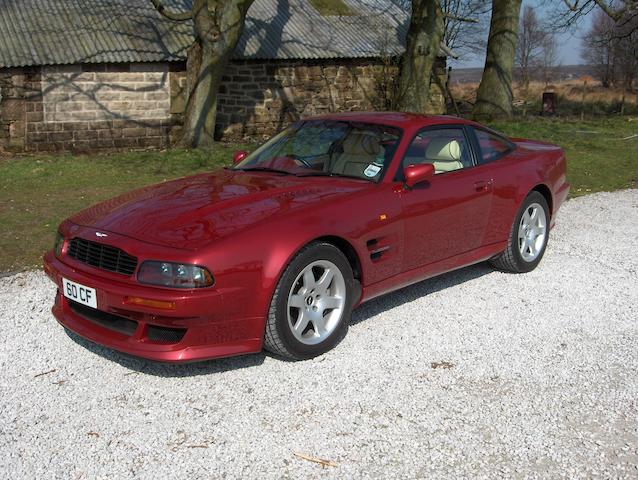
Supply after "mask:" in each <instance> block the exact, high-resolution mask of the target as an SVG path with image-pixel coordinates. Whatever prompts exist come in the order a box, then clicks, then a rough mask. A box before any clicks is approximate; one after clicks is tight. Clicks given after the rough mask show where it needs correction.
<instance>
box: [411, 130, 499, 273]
mask: <svg viewBox="0 0 638 480" xmlns="http://www.w3.org/2000/svg"><path fill="white" fill-rule="evenodd" d="M470 135H471V132H470V131H469V130H467V127H465V126H462V125H451V126H445V127H428V128H426V129H423V130H421V131H420V132H419V133H418V134H417V135H416V136H415V137H414V139H413V140H412V142H411V144H410V146H409V147H408V149H407V151H406V154H405V156H404V158H403V165H402V166H403V167H405V166H407V165H410V164H417V163H432V164H434V167H435V175H434V176H433V177H432V178H431V179H430V181H428V182H423V183H421V184H417V185H415V186H414V187H413V188H412V189H409V190H405V191H404V192H403V194H402V196H401V198H402V208H403V218H404V242H405V243H404V248H405V249H404V262H403V263H404V270H405V271H407V270H411V269H413V268H419V267H423V266H425V265H428V264H432V263H434V262H437V261H440V260H444V259H446V258H449V257H453V256H456V255H460V254H462V253H465V252H468V251H471V250H474V249H476V248H478V247H479V246H481V245H482V242H483V236H484V233H485V228H486V225H487V223H488V219H489V211H490V204H491V198H492V179H491V178H490V176H489V172H488V171H487V170H486V169H477V168H475V165H476V163H477V161H476V152H475V149H474V147H473V143H472V142H471V141H470V139H471V138H472V137H471V136H470ZM401 171H402V169H401Z"/></svg>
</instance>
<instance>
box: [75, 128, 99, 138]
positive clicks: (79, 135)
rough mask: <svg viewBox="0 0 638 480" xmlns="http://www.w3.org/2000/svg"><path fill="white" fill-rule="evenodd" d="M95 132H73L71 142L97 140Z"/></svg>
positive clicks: (96, 132)
mask: <svg viewBox="0 0 638 480" xmlns="http://www.w3.org/2000/svg"><path fill="white" fill-rule="evenodd" d="M97 138H98V131H97V130H82V131H75V132H73V140H97Z"/></svg>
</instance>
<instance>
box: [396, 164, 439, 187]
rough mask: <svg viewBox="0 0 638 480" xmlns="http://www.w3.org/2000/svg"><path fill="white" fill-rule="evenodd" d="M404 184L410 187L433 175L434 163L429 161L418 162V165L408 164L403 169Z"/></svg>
mask: <svg viewBox="0 0 638 480" xmlns="http://www.w3.org/2000/svg"><path fill="white" fill-rule="evenodd" d="M403 175H404V176H405V184H406V185H407V186H408V187H409V188H412V187H414V186H415V185H416V184H417V183H421V182H425V181H426V180H427V179H428V178H430V177H433V176H434V165H432V164H431V163H420V164H418V165H408V166H407V167H405V168H404V169H403Z"/></svg>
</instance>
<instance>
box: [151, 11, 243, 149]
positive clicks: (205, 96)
mask: <svg viewBox="0 0 638 480" xmlns="http://www.w3.org/2000/svg"><path fill="white" fill-rule="evenodd" d="M253 1H254V0H193V8H192V9H191V10H188V11H183V12H176V11H173V10H169V9H167V8H166V7H165V6H164V5H163V4H162V2H161V0H151V2H152V3H153V5H154V6H155V8H156V9H157V11H158V12H159V13H161V14H162V15H164V16H165V17H166V18H169V19H171V20H175V21H185V20H192V21H193V28H194V34H195V35H194V36H195V41H194V43H193V45H192V46H191V47H190V49H189V51H188V59H187V77H188V79H187V84H188V92H187V93H188V103H187V105H186V113H185V117H184V130H183V134H182V140H181V143H182V144H183V145H185V146H190V147H199V146H205V145H210V144H212V143H213V142H214V137H215V118H216V116H217V93H218V90H219V84H220V82H221V78H222V75H223V73H224V70H225V67H226V65H227V64H228V62H229V60H230V58H231V55H232V54H233V51H234V50H235V47H236V46H237V42H238V41H239V38H240V37H241V34H242V32H243V29H244V22H245V19H246V14H247V12H248V8H249V7H250V5H251V4H252V3H253Z"/></svg>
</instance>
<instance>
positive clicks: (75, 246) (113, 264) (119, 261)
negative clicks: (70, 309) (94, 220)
mask: <svg viewBox="0 0 638 480" xmlns="http://www.w3.org/2000/svg"><path fill="white" fill-rule="evenodd" d="M67 255H68V256H69V257H72V258H75V259H76V260H77V261H78V262H82V263H86V264H88V265H91V266H93V267H97V268H100V269H102V270H108V271H109V272H115V273H120V274H122V275H128V276H130V275H132V274H133V272H134V271H135V267H137V258H136V257H133V256H131V255H129V254H128V253H126V252H124V251H122V250H120V249H119V248H116V247H112V246H110V245H105V244H103V243H97V242H91V241H90V240H84V239H83V238H77V237H76V238H72V239H71V240H70V241H69V247H68V248H67Z"/></svg>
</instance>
